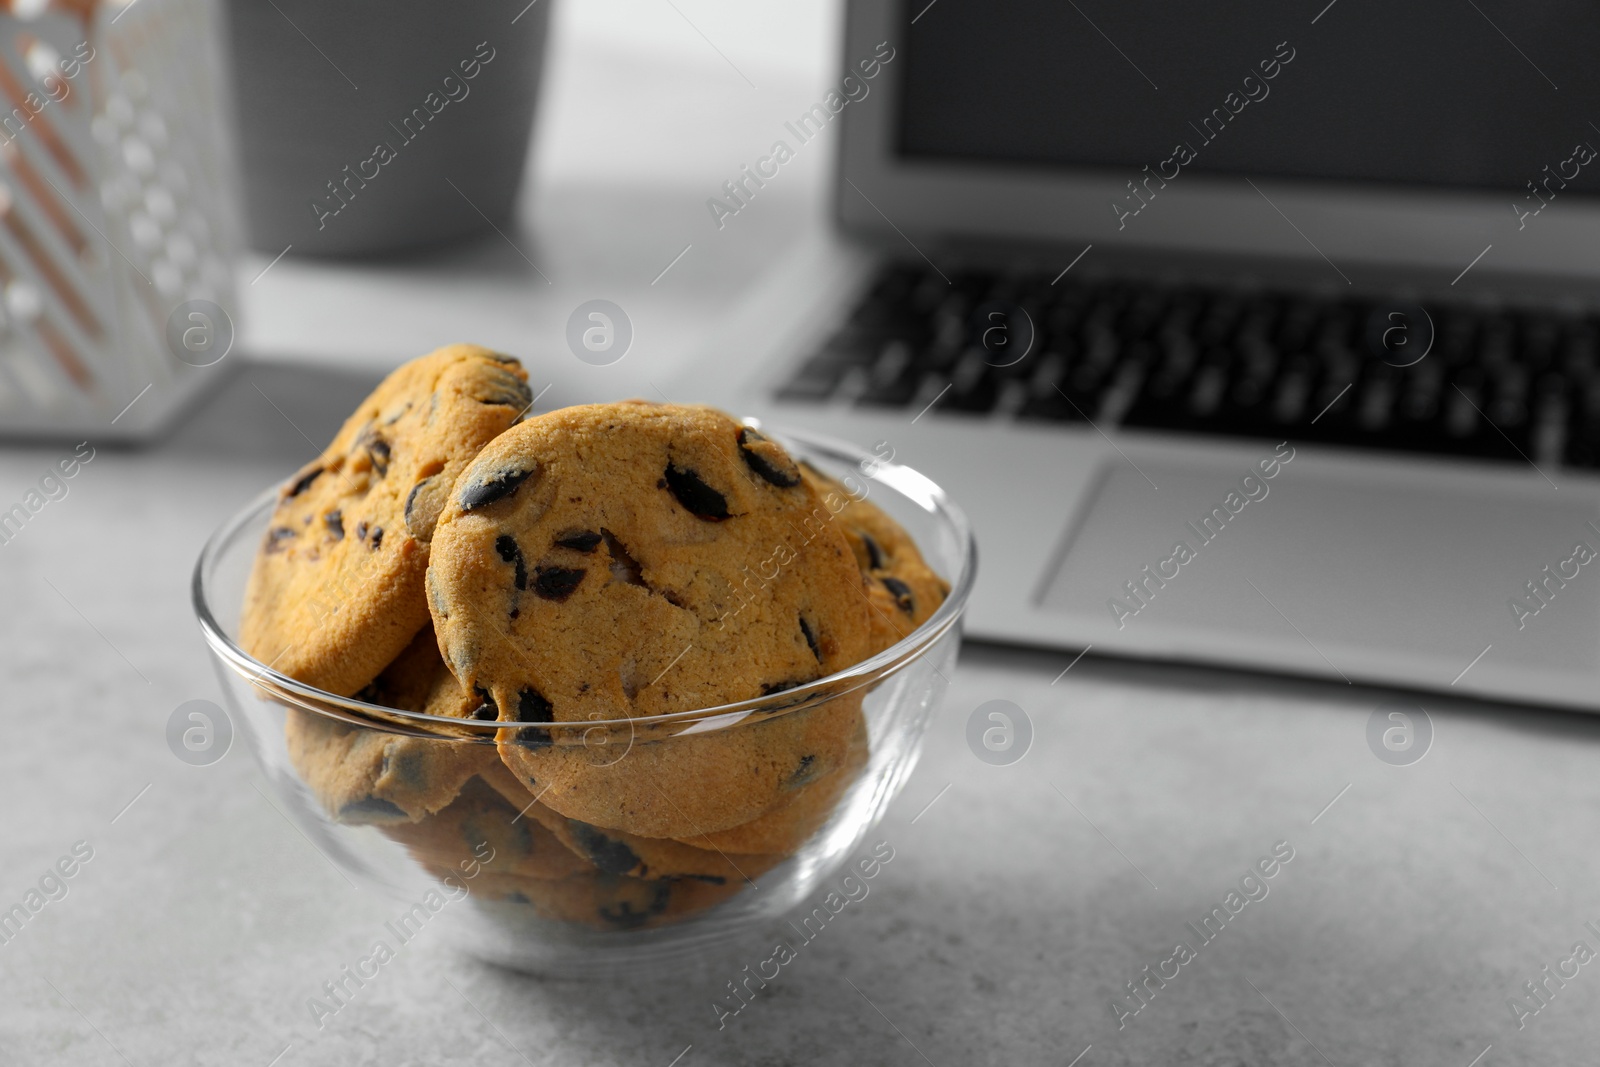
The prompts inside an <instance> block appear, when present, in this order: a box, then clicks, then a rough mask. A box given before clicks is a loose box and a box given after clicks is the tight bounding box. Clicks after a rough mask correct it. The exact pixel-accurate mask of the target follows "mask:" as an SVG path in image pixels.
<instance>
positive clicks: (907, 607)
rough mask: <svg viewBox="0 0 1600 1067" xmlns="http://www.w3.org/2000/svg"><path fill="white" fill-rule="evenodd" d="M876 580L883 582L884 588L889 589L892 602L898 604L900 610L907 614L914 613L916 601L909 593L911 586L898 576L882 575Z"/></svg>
mask: <svg viewBox="0 0 1600 1067" xmlns="http://www.w3.org/2000/svg"><path fill="white" fill-rule="evenodd" d="M878 580H879V581H880V582H882V583H883V587H884V588H885V589H887V590H889V594H890V595H891V596H893V597H894V602H895V603H896V604H898V605H900V610H901V611H903V612H905V613H906V614H907V615H914V614H916V611H917V601H916V598H915V597H913V596H912V595H911V587H910V586H909V585H907V584H906V583H905V582H902V581H901V580H900V579H898V578H888V577H884V578H879V579H878Z"/></svg>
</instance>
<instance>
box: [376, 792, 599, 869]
mask: <svg viewBox="0 0 1600 1067" xmlns="http://www.w3.org/2000/svg"><path fill="white" fill-rule="evenodd" d="M381 829H382V830H383V832H384V833H385V834H387V835H388V836H390V837H392V838H394V839H395V840H396V841H399V842H400V843H402V844H404V845H405V846H406V848H407V850H408V851H409V852H410V853H411V855H412V856H414V857H415V858H416V859H417V861H418V862H420V863H421V864H422V865H423V866H424V867H427V868H428V870H429V871H430V872H431V873H433V874H435V875H437V876H438V877H441V878H442V877H443V876H444V875H446V874H453V875H455V877H456V878H458V879H460V878H461V877H462V874H463V872H464V871H465V870H470V869H473V867H472V864H473V862H474V861H476V862H477V865H478V866H477V868H476V869H478V870H481V871H482V872H484V873H489V874H502V875H513V876H516V877H520V878H537V879H545V880H549V879H560V878H570V877H572V876H573V875H579V874H585V873H592V871H593V870H594V868H593V867H591V866H590V865H589V864H587V863H585V862H584V861H583V860H582V859H581V858H580V857H578V856H575V855H573V853H572V850H571V849H569V848H567V847H566V846H565V845H564V844H562V843H561V842H560V841H558V840H556V837H555V835H554V834H552V833H551V832H550V831H549V830H547V829H546V828H545V827H544V826H542V825H540V824H539V823H538V822H536V821H534V820H533V819H531V818H525V817H520V816H519V813H518V811H517V809H516V808H514V807H512V806H511V805H510V804H509V803H507V802H506V800H505V799H504V798H503V797H501V796H500V794H499V793H498V792H496V791H495V790H494V789H491V788H490V787H489V785H488V784H487V783H485V782H484V780H483V779H482V778H472V779H471V780H469V781H468V782H467V783H466V785H465V786H464V787H463V788H462V789H461V794H460V795H459V796H458V797H456V799H455V800H453V801H451V802H450V803H449V804H448V805H447V806H446V807H445V808H443V809H442V810H441V811H439V812H438V813H437V814H435V815H429V816H427V817H426V818H424V819H421V820H419V821H417V822H414V823H399V824H395V825H390V826H383V827H381ZM463 865H465V866H463Z"/></svg>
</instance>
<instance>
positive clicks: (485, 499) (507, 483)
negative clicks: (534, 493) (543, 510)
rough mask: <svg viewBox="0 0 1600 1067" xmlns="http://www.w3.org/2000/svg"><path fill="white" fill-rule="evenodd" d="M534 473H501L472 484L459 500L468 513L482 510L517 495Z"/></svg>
mask: <svg viewBox="0 0 1600 1067" xmlns="http://www.w3.org/2000/svg"><path fill="white" fill-rule="evenodd" d="M532 473H533V472H532V471H519V470H509V471H501V472H500V473H499V474H496V475H495V476H493V477H492V478H487V479H485V480H484V481H481V482H472V483H471V484H469V485H468V486H467V487H466V488H465V489H463V490H461V495H460V496H459V497H458V498H457V499H458V500H459V501H460V503H461V507H462V508H463V509H464V510H466V511H471V510H472V509H473V508H481V507H483V506H484V505H485V504H492V503H494V502H495V501H496V500H500V499H503V498H505V497H508V496H510V495H511V494H512V493H515V492H516V491H517V489H518V488H519V487H520V486H521V485H522V483H523V482H525V481H527V480H528V475H530V474H532Z"/></svg>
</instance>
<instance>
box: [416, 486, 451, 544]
mask: <svg viewBox="0 0 1600 1067" xmlns="http://www.w3.org/2000/svg"><path fill="white" fill-rule="evenodd" d="M448 492H449V490H448V488H447V487H446V486H445V485H444V483H443V481H442V480H441V479H440V478H439V477H438V476H437V475H429V476H428V477H426V478H424V479H422V480H421V481H419V482H418V483H417V484H416V485H413V486H412V487H411V492H409V493H407V494H406V529H408V530H410V531H411V536H412V537H415V538H416V539H417V540H419V541H431V540H433V531H434V528H435V527H436V526H438V525H439V512H441V511H443V510H444V498H445V495H446V494H447V493H448Z"/></svg>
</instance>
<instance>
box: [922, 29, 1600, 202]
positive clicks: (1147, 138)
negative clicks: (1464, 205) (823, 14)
mask: <svg viewBox="0 0 1600 1067" xmlns="http://www.w3.org/2000/svg"><path fill="white" fill-rule="evenodd" d="M926 4H927V0H910V2H909V5H908V7H907V8H906V9H905V13H904V16H903V18H904V23H905V24H904V26H903V31H904V32H903V37H902V40H903V41H905V52H906V55H905V56H904V58H903V62H904V64H905V67H904V70H903V72H902V74H903V78H904V81H903V85H904V90H903V93H902V105H901V106H902V110H901V114H900V128H899V144H898V150H899V153H900V155H901V156H903V157H906V158H908V159H916V158H919V157H920V158H924V159H939V160H959V161H966V162H993V163H998V164H1011V165H1015V164H1036V165H1043V166H1061V165H1069V166H1077V167H1083V166H1101V167H1112V168H1116V169H1118V170H1126V171H1127V172H1128V173H1127V176H1128V177H1129V178H1136V179H1140V180H1144V179H1143V176H1144V171H1143V168H1144V167H1145V166H1147V165H1148V166H1149V167H1150V168H1151V171H1152V172H1160V173H1161V174H1163V175H1166V176H1169V177H1170V176H1171V175H1172V174H1173V173H1174V172H1175V171H1177V172H1188V171H1204V172H1211V173H1232V174H1249V175H1262V176H1269V177H1289V178H1316V179H1323V180H1326V179H1346V180H1353V181H1362V182H1379V183H1388V184H1426V185H1429V186H1447V187H1449V186H1455V187H1461V188H1474V189H1498V190H1505V191H1507V192H1508V193H1511V194H1513V195H1512V199H1513V201H1515V202H1520V200H1521V198H1522V197H1524V196H1528V195H1529V194H1530V193H1531V192H1532V190H1530V189H1529V188H1528V183H1529V182H1533V183H1536V184H1537V185H1539V188H1540V189H1541V190H1542V191H1544V192H1547V193H1548V192H1551V191H1554V190H1556V189H1560V188H1567V187H1568V186H1570V189H1568V191H1569V192H1582V191H1584V190H1585V189H1590V190H1595V189H1600V179H1596V177H1595V172H1600V159H1597V158H1595V156H1596V152H1595V149H1596V148H1600V129H1597V128H1596V126H1597V125H1600V51H1597V50H1600V4H1595V3H1593V2H1592V0H1591V2H1577V0H1563V2H1560V3H1551V2H1533V3H1520V4H1519V3H1514V2H1512V0H1416V2H1412V3H1406V4H1390V3H1380V2H1377V0H1335V2H1334V3H1333V4H1332V5H1331V6H1328V7H1324V4H1325V0H1312V2H1311V3H1309V4H1308V3H1303V2H1300V0H1296V2H1294V3H1291V4H1283V3H1259V2H1255V3H1210V4H1174V3H1160V4H1155V3H1131V2H1126V0H1049V2H1045V0H982V2H979V0H936V2H935V3H934V4H933V5H932V6H931V7H930V6H925V5H926ZM913 19H914V20H915V21H914V22H913V21H912V20H913ZM1313 19H1315V23H1313ZM1580 146H1583V147H1582V148H1580ZM1547 167H1548V168H1549V170H1546V169H1545V168H1547ZM1552 175H1555V179H1554V180H1552V177H1551V176H1552ZM1563 183H1564V184H1563ZM1530 204H1532V201H1531V200H1530Z"/></svg>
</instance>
